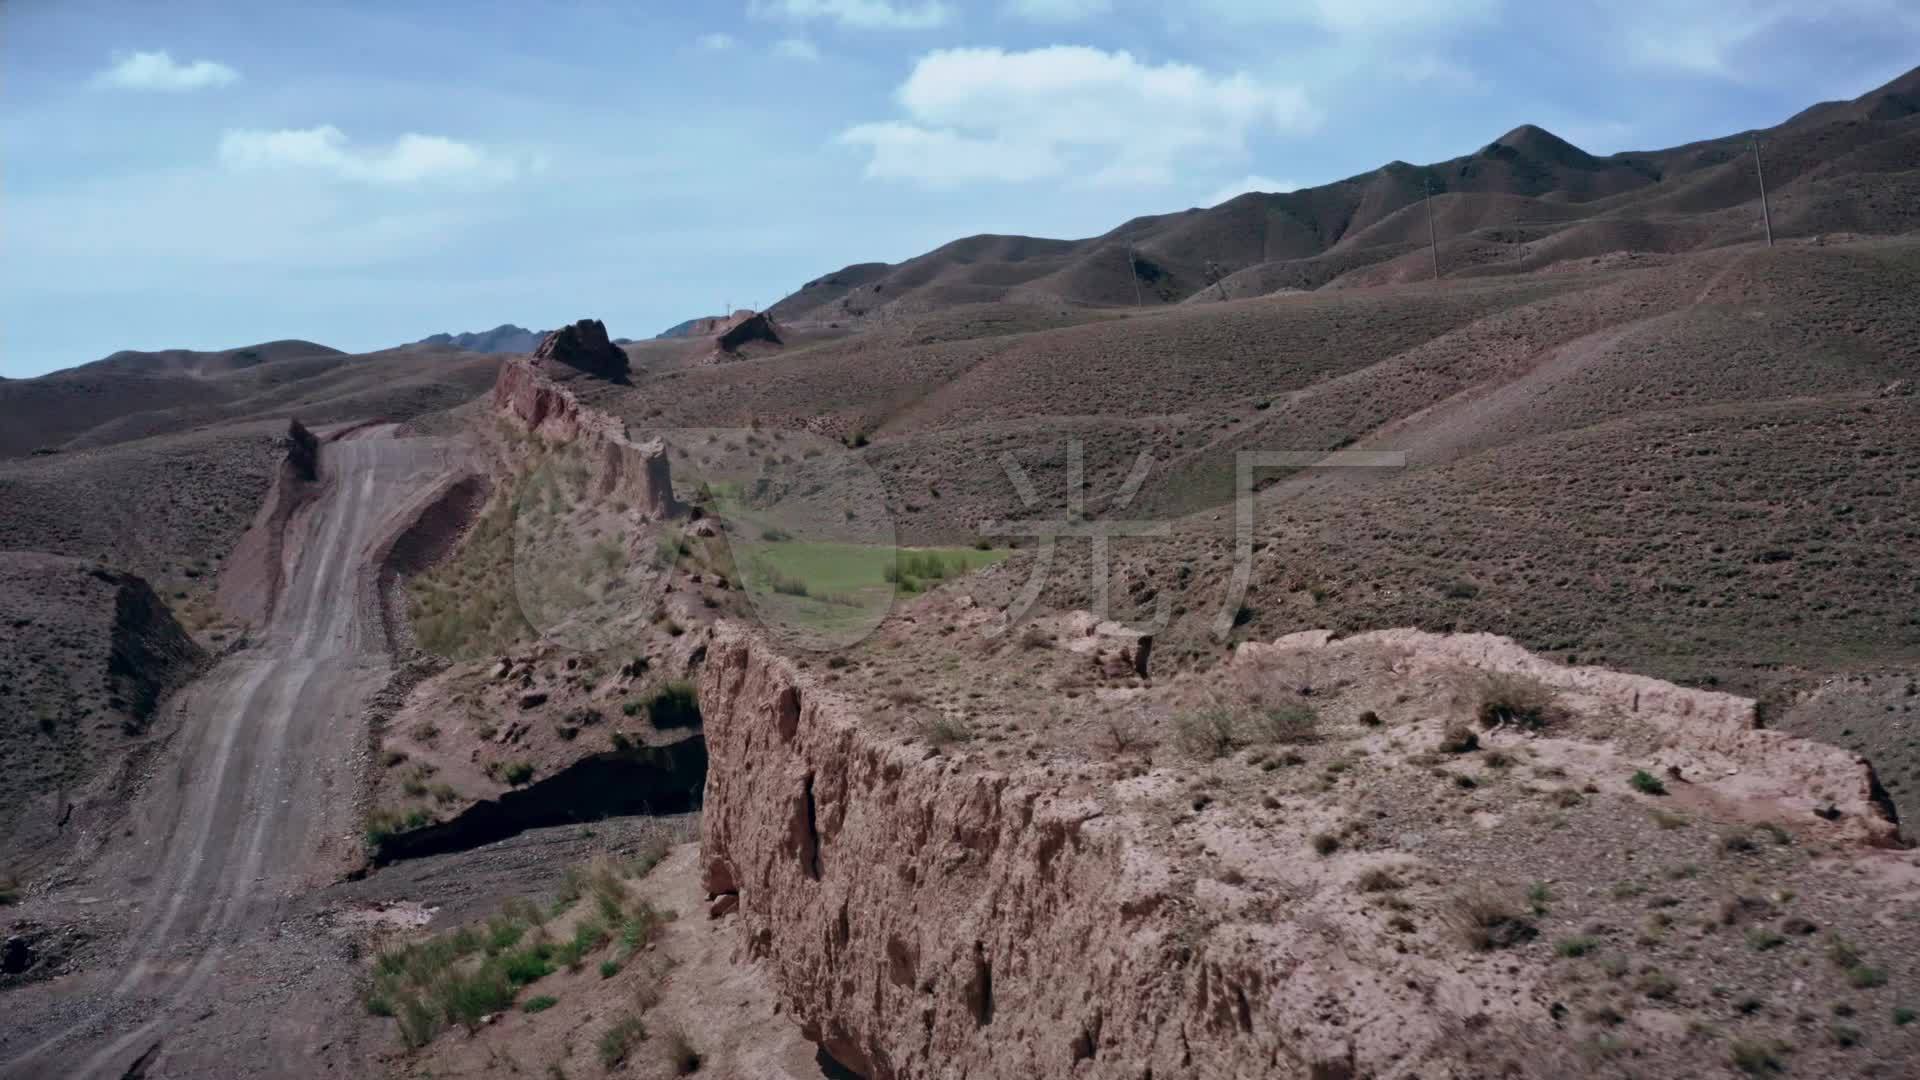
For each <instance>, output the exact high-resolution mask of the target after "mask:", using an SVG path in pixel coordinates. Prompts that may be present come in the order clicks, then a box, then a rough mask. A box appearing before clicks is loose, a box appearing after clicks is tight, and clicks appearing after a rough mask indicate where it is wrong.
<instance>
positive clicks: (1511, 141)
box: [1481, 124, 1592, 162]
mask: <svg viewBox="0 0 1920 1080" xmlns="http://www.w3.org/2000/svg"><path fill="white" fill-rule="evenodd" d="M1481 152H1482V153H1483V154H1486V155H1488V156H1489V157H1498V156H1502V155H1503V154H1505V153H1508V152H1512V153H1517V154H1519V155H1521V156H1523V157H1530V158H1537V159H1543V160H1549V161H1563V162H1564V161H1568V160H1574V159H1581V158H1588V157H1591V156H1592V155H1590V154H1588V153H1587V152H1586V151H1585V150H1582V149H1580V148H1579V147H1577V146H1575V145H1573V144H1572V143H1570V142H1568V141H1567V140H1565V139H1563V138H1561V137H1560V136H1558V135H1555V134H1554V133H1553V132H1551V131H1548V130H1547V129H1546V128H1543V127H1540V126H1539V125H1537V124H1521V125H1520V126H1519V127H1517V128H1514V129H1513V130H1512V131H1509V132H1507V133H1506V134H1505V135H1502V136H1500V137H1499V138H1498V139H1495V140H1494V141H1493V142H1491V143H1488V144H1487V148H1486V149H1485V150H1483V151H1481Z"/></svg>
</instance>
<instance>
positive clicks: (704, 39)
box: [694, 31, 734, 52]
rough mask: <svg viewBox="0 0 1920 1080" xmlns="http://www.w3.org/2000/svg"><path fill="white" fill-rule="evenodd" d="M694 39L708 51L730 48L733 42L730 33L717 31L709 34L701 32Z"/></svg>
mask: <svg viewBox="0 0 1920 1080" xmlns="http://www.w3.org/2000/svg"><path fill="white" fill-rule="evenodd" d="M694 40H695V41H696V42H698V43H699V45H700V47H701V48H703V49H706V50H708V51H710V52H721V51H724V50H726V49H731V48H733V44H734V42H733V35H732V34H725V33H720V32H718V31H716V32H714V33H711V34H701V35H700V36H699V37H697V38H695V39H694Z"/></svg>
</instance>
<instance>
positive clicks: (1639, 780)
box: [1627, 769, 1667, 795]
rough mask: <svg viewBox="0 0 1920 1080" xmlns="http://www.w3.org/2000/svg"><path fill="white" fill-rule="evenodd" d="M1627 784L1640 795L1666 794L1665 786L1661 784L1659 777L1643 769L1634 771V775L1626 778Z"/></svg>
mask: <svg viewBox="0 0 1920 1080" xmlns="http://www.w3.org/2000/svg"><path fill="white" fill-rule="evenodd" d="M1627 783H1628V784H1629V785H1631V786H1632V787H1633V790H1635V791H1637V792H1639V793H1640V794H1642V795H1665V794H1666V793H1667V785H1666V784H1664V783H1661V781H1660V778H1659V777H1657V776H1655V775H1653V774H1652V773H1650V772H1648V771H1647V770H1645V769H1637V770H1635V771H1634V774H1633V775H1632V776H1630V777H1628V778H1627Z"/></svg>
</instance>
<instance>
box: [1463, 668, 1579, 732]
mask: <svg viewBox="0 0 1920 1080" xmlns="http://www.w3.org/2000/svg"><path fill="white" fill-rule="evenodd" d="M1554 700H1555V695H1554V691H1553V688H1552V687H1550V686H1548V685H1547V684H1545V683H1543V682H1541V681H1540V680H1538V679H1531V678H1528V677H1526V676H1524V675H1508V674H1497V675H1489V676H1487V678H1486V679H1485V681H1484V682H1483V683H1482V684H1481V687H1480V709H1479V713H1478V715H1479V717H1480V725H1481V726H1482V727H1489V728H1494V727H1505V726H1506V725H1509V724H1511V725H1513V726H1515V727H1522V728H1526V729H1527V730H1528V731H1538V730H1540V729H1541V728H1543V727H1546V726H1547V725H1548V724H1550V723H1553V722H1554V721H1555V720H1557V719H1559V714H1560V709H1559V706H1557V705H1556V704H1555V703H1554Z"/></svg>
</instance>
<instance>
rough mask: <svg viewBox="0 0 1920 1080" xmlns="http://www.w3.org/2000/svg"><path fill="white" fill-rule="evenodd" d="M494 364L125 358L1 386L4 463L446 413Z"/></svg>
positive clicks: (431, 357)
mask: <svg viewBox="0 0 1920 1080" xmlns="http://www.w3.org/2000/svg"><path fill="white" fill-rule="evenodd" d="M498 364H499V360H498V359H497V358H495V357H491V356H483V355H479V354H475V353H468V352H462V351H460V350H457V349H453V348H450V347H445V346H441V347H410V348H403V349H390V350H387V351H385V352H377V353H367V354H365V355H359V356H353V355H348V354H346V353H343V352H340V351H339V350H337V349H329V348H327V347H326V346H324V345H315V344H313V343H311V342H305V341H276V342H270V343H268V344H265V345H256V346H251V347H248V348H241V349H228V350H226V351H223V352H191V351H189V350H185V349H172V350H168V351H165V352H118V353H114V354H113V355H112V356H109V357H107V358H106V359H104V360H98V361H95V362H93V363H91V364H83V365H81V366H80V367H76V368H69V369H67V370H65V371H56V372H54V373H52V374H50V375H42V376H40V377H39V378H34V379H9V380H6V381H5V382H0V416H4V417H6V419H7V423H5V424H4V425H0V458H9V457H21V456H25V455H29V454H35V453H42V454H44V453H53V452H58V451H66V450H78V449H83V448H87V447H99V446H109V445H113V444H116V443H124V442H130V441H133V440H135V439H145V438H150V437H153V436H158V435H172V434H177V433H180V432H185V431H191V430H198V429H204V428H209V427H212V426H214V425H218V424H226V423H233V422H239V421H245V420H253V419H265V418H276V419H284V418H286V417H291V416H299V417H300V418H302V419H303V420H307V421H310V422H313V423H338V422H342V421H347V420H359V419H364V418H366V417H370V416H411V415H414V414H416V413H420V412H427V411H431V410H434V409H441V408H446V407H447V406H449V405H453V404H456V403H458V402H460V401H464V400H466V399H467V398H470V397H472V396H473V395H475V394H477V393H479V392H480V391H481V390H482V389H483V388H485V387H486V386H488V385H490V384H491V383H492V381H493V373H494V370H495V368H496V367H497V366H498Z"/></svg>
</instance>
